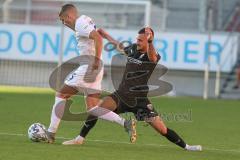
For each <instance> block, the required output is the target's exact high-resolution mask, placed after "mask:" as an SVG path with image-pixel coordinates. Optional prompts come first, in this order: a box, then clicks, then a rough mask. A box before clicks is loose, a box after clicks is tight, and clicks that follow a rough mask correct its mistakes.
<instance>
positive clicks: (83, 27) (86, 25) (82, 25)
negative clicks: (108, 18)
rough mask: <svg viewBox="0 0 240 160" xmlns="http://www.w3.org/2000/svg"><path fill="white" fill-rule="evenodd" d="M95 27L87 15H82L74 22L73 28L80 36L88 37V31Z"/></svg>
mask: <svg viewBox="0 0 240 160" xmlns="http://www.w3.org/2000/svg"><path fill="white" fill-rule="evenodd" d="M95 29H96V25H95V24H94V23H93V21H92V19H91V18H90V17H88V16H83V17H81V18H79V19H78V20H77V22H76V27H75V30H76V32H78V33H79V35H80V36H83V37H88V38H89V35H90V33H91V32H92V31H93V30H95Z"/></svg>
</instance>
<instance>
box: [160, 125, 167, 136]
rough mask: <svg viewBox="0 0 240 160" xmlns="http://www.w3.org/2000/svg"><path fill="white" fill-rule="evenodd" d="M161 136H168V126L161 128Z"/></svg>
mask: <svg viewBox="0 0 240 160" xmlns="http://www.w3.org/2000/svg"><path fill="white" fill-rule="evenodd" d="M160 134H161V135H163V136H165V135H166V134H167V127H166V126H164V127H162V128H161V131H160Z"/></svg>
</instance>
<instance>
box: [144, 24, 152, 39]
mask: <svg viewBox="0 0 240 160" xmlns="http://www.w3.org/2000/svg"><path fill="white" fill-rule="evenodd" d="M145 34H146V36H147V40H148V41H149V42H152V41H153V34H152V31H151V28H150V27H146V28H145Z"/></svg>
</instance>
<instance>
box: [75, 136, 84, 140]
mask: <svg viewBox="0 0 240 160" xmlns="http://www.w3.org/2000/svg"><path fill="white" fill-rule="evenodd" d="M75 140H76V141H84V140H85V138H84V137H82V136H80V135H78V136H77V137H76V138H75Z"/></svg>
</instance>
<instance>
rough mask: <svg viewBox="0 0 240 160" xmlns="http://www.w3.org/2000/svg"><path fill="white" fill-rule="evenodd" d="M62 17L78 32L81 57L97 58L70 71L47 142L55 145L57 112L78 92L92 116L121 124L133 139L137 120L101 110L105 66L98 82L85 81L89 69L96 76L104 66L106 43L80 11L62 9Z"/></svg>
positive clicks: (66, 6)
mask: <svg viewBox="0 0 240 160" xmlns="http://www.w3.org/2000/svg"><path fill="white" fill-rule="evenodd" d="M59 18H60V20H61V21H62V23H63V24H64V25H65V26H67V27H69V28H70V29H72V30H73V31H74V32H75V37H76V40H77V44H78V49H79V50H80V52H81V55H87V56H94V57H95V58H94V60H93V61H91V60H89V64H86V65H81V66H79V67H78V68H77V69H76V70H75V71H73V72H71V73H70V74H69V75H68V76H67V78H66V79H65V82H64V85H63V87H62V88H61V89H60V91H58V92H57V93H56V97H55V103H54V105H53V108H52V114H51V122H50V125H49V128H48V130H47V131H46V134H47V137H48V142H49V143H53V142H54V141H55V134H56V132H57V129H58V127H59V124H60V121H61V117H60V116H59V114H58V113H63V112H64V108H65V104H66V101H67V99H68V98H70V97H71V96H72V95H75V94H77V93H79V91H81V92H84V95H85V96H84V97H85V101H86V106H87V110H88V113H89V114H90V115H93V116H95V117H98V118H101V119H104V120H108V121H111V122H116V123H118V124H120V125H121V126H123V127H124V128H125V129H126V131H127V132H128V133H129V135H130V139H131V136H136V130H135V121H134V120H125V119H124V118H122V117H120V116H119V115H117V114H116V113H114V112H112V111H110V110H107V109H104V108H101V107H98V103H99V96H100V92H99V91H101V81H102V77H103V67H102V68H101V69H100V72H99V73H98V74H97V76H96V79H95V81H93V82H86V80H85V78H84V77H87V76H86V74H89V72H88V68H90V70H91V72H90V73H94V72H95V71H96V70H97V69H99V67H100V66H101V65H100V61H101V54H102V48H103V40H102V37H101V35H100V34H99V33H98V31H97V30H96V25H95V24H94V22H93V20H92V19H91V18H90V17H88V16H86V15H81V16H79V14H78V11H77V8H76V7H75V6H74V5H72V4H65V5H64V6H62V8H61V11H60V13H59ZM80 58H81V57H80ZM132 134H134V135H132ZM78 138H79V139H78V141H81V139H84V137H81V136H80V137H78Z"/></svg>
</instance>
